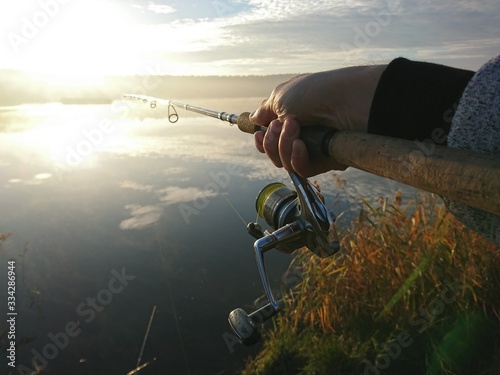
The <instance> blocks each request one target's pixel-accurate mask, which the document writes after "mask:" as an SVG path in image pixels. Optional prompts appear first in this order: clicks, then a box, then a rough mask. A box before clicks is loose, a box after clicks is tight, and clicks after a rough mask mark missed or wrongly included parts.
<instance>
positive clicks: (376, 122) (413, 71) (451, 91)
mask: <svg viewBox="0 0 500 375" xmlns="http://www.w3.org/2000/svg"><path fill="white" fill-rule="evenodd" d="M473 75H474V72H472V71H469V70H462V69H456V68H450V67H447V66H444V65H438V64H432V63H426V62H415V61H410V60H407V59H404V58H401V57H400V58H397V59H395V60H393V61H391V63H390V64H389V65H388V66H387V68H386V70H385V71H384V73H383V74H382V76H381V78H380V81H379V83H378V86H377V89H376V90H375V95H374V97H373V102H372V106H371V110H370V117H369V121H368V132H369V133H372V134H379V135H386V136H390V137H396V138H404V139H410V140H416V139H417V140H420V141H423V140H425V139H431V140H433V141H434V142H435V143H441V144H446V135H447V134H448V132H449V131H450V126H451V120H452V118H453V113H454V112H455V108H456V106H457V104H458V101H459V99H460V97H461V95H462V92H463V90H464V89H465V87H466V86H467V83H468V82H469V80H470V79H471V78H472V76H473Z"/></svg>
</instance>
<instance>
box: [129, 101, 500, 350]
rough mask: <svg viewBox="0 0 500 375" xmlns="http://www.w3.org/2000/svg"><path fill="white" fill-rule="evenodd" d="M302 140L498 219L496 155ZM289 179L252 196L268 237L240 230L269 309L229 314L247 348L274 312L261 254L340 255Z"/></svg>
mask: <svg viewBox="0 0 500 375" xmlns="http://www.w3.org/2000/svg"><path fill="white" fill-rule="evenodd" d="M124 97H125V98H127V99H131V100H140V101H142V102H143V103H149V105H150V107H151V108H156V106H157V105H158V104H159V103H161V104H166V105H167V106H168V119H169V121H170V122H177V120H178V118H179V116H178V114H177V111H176V110H175V107H178V108H182V109H185V110H187V111H191V112H196V113H199V114H202V115H206V116H210V117H213V118H218V119H220V120H222V121H226V122H229V123H230V124H231V125H233V124H236V125H237V126H238V128H239V129H240V130H241V131H243V132H245V133H251V134H253V133H255V132H256V131H259V130H264V131H265V130H266V129H267V128H266V127H263V126H259V125H256V124H253V123H252V122H251V121H250V118H249V116H250V113H249V112H243V113H241V114H240V115H236V114H230V113H227V112H218V111H213V110H210V109H206V108H201V107H195V106H191V105H188V104H184V103H181V102H176V101H172V100H166V99H160V98H155V97H151V96H145V95H135V94H127V95H124ZM301 139H302V140H303V141H304V143H305V144H306V147H307V149H308V152H309V154H310V155H311V156H312V157H316V156H319V155H322V156H326V157H332V158H334V159H335V160H336V161H337V162H339V163H341V164H344V165H348V166H351V167H354V168H357V169H361V170H364V171H366V172H369V173H373V174H376V175H378V176H381V177H386V178H390V179H392V180H395V181H398V182H401V183H404V184H407V185H410V186H413V187H415V188H418V189H422V190H426V191H429V192H431V193H436V194H438V195H440V196H441V197H443V198H446V199H449V200H451V201H458V202H462V203H465V204H467V205H469V206H472V207H475V208H479V209H482V210H485V211H488V212H491V213H494V214H497V215H500V158H499V157H498V156H496V155H487V154H478V153H474V152H469V151H465V150H460V149H451V148H448V147H444V146H439V145H433V147H432V149H431V151H428V149H429V148H428V147H423V145H424V143H422V142H417V141H409V140H404V139H398V138H391V137H386V136H380V135H374V134H368V133H360V132H353V131H336V130H334V129H332V128H327V127H321V126H305V127H302V128H301ZM427 146H428V145H427ZM289 175H290V179H291V182H292V185H293V187H294V190H291V189H289V188H288V187H286V186H285V185H284V184H279V183H274V184H270V185H267V186H266V187H264V188H263V189H262V190H261V192H260V193H259V194H258V196H257V200H256V209H257V212H258V214H259V216H261V217H262V218H264V219H265V220H266V222H267V223H268V224H269V225H270V227H271V228H273V229H274V231H273V232H269V231H267V230H266V231H262V228H261V227H260V225H259V224H257V223H249V224H248V226H247V230H248V232H249V233H250V234H251V235H252V236H253V237H255V238H256V241H255V243H254V250H255V255H256V260H257V268H258V270H259V274H260V277H261V281H262V284H263V287H264V291H265V293H266V297H267V299H268V301H269V303H268V304H267V305H265V306H264V307H262V308H261V309H259V310H257V311H255V312H253V313H251V314H247V313H246V312H245V311H244V310H243V309H235V310H233V311H232V312H231V313H230V314H229V323H230V325H231V327H232V328H233V330H234V332H235V333H236V335H237V336H238V338H239V339H240V341H241V342H243V343H244V344H246V345H250V344H253V343H255V342H256V341H257V340H258V338H259V332H258V326H259V325H260V324H262V323H263V322H264V321H266V320H268V319H270V318H271V317H272V316H274V315H275V314H276V313H277V312H278V311H279V310H280V308H281V305H280V303H279V302H278V301H276V299H275V298H274V296H273V294H272V292H271V287H270V284H269V280H268V277H267V273H266V269H265V264H264V253H266V252H267V251H269V250H271V249H274V248H276V249H277V250H279V251H282V252H285V253H292V252H293V251H294V250H296V249H298V248H300V247H303V246H306V247H307V248H308V249H309V250H310V251H312V252H313V253H314V254H316V255H318V256H320V257H322V258H324V257H328V256H331V255H333V254H335V253H336V252H338V251H339V249H340V245H339V241H338V238H337V234H336V230H335V215H334V214H333V212H332V211H331V210H330V209H328V208H327V207H326V206H325V204H324V200H323V198H322V196H321V194H319V191H318V190H317V189H316V188H315V187H314V185H312V184H311V183H310V182H309V181H308V180H307V179H305V178H303V177H301V176H299V175H297V174H295V173H292V172H290V173H289Z"/></svg>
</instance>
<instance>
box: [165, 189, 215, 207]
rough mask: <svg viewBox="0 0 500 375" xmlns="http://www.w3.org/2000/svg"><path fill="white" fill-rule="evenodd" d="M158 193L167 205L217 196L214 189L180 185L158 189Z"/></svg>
mask: <svg viewBox="0 0 500 375" xmlns="http://www.w3.org/2000/svg"><path fill="white" fill-rule="evenodd" d="M156 193H157V194H158V196H159V197H160V201H161V202H162V203H163V204H164V205H165V206H170V205H173V204H179V203H183V202H191V201H193V200H196V199H202V198H213V197H215V196H217V193H216V192H215V191H213V190H209V189H199V188H196V187H188V188H181V187H178V186H168V187H166V188H165V189H161V190H158V191H157V192H156Z"/></svg>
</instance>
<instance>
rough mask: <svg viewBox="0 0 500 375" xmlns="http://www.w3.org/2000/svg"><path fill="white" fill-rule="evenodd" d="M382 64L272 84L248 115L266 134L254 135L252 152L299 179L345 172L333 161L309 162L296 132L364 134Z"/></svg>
mask: <svg viewBox="0 0 500 375" xmlns="http://www.w3.org/2000/svg"><path fill="white" fill-rule="evenodd" d="M384 69H385V65H376V66H360V67H351V68H344V69H337V70H331V71H327V72H320V73H313V74H304V75H300V76H296V77H294V78H292V79H290V80H289V81H286V82H284V83H282V84H280V85H278V86H277V87H276V88H275V89H274V90H273V92H272V93H271V96H270V97H269V98H268V99H266V100H264V102H263V103H262V105H261V106H260V107H259V108H258V109H257V110H256V111H255V112H254V113H252V114H251V115H250V120H251V121H252V122H253V123H255V124H257V125H261V126H268V129H267V131H266V132H265V133H264V132H262V131H259V132H256V133H255V135H254V139H255V145H256V148H257V149H258V150H259V151H260V152H262V153H266V154H267V156H268V157H269V158H270V159H271V161H272V162H273V164H274V165H276V166H277V167H284V168H285V169H286V170H287V171H290V172H292V171H294V172H296V173H298V174H300V175H301V176H303V177H309V176H313V175H316V174H319V173H323V172H326V171H328V170H331V169H345V168H346V166H344V165H341V164H339V163H337V162H336V161H335V160H334V159H333V158H326V157H318V158H314V160H311V159H310V158H309V155H308V153H307V149H306V147H305V144H304V142H303V141H302V140H300V127H301V126H308V125H322V126H329V127H333V128H335V129H338V130H355V131H363V132H366V131H367V127H368V117H369V114H370V107H371V102H372V99H373V96H374V94H375V89H376V87H377V84H378V81H379V79H380V76H381V75H382V72H383V71H384Z"/></svg>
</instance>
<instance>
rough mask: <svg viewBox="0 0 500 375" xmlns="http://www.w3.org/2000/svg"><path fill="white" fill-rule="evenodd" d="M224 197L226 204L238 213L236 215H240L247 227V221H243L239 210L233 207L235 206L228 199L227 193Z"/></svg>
mask: <svg viewBox="0 0 500 375" xmlns="http://www.w3.org/2000/svg"><path fill="white" fill-rule="evenodd" d="M221 195H222V197H223V198H224V199H225V200H226V202H227V203H228V204H229V205H230V206H231V208H232V209H233V210H234V212H235V213H236V215H238V217H239V218H240V220H241V221H242V222H243V225H244V226H245V228H246V226H247V222H246V221H245V219H243V217H242V216H241V215H240V213H239V212H238V210H236V207H234V206H233V204H232V203H231V202H230V201H229V199H228V197H227V193H223V194H221Z"/></svg>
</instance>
